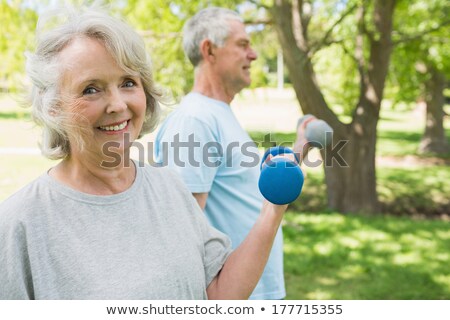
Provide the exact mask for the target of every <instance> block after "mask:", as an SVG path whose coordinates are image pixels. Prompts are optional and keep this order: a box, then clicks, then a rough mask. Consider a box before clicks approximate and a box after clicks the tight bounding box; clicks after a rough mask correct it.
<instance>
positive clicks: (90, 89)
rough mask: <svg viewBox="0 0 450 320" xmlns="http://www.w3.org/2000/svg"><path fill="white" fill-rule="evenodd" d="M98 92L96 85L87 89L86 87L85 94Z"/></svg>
mask: <svg viewBox="0 0 450 320" xmlns="http://www.w3.org/2000/svg"><path fill="white" fill-rule="evenodd" d="M97 92H98V90H97V89H95V88H94V87H87V88H86V89H84V91H83V94H94V93H97Z"/></svg>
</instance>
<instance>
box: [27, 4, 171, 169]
mask: <svg viewBox="0 0 450 320" xmlns="http://www.w3.org/2000/svg"><path fill="white" fill-rule="evenodd" d="M80 37H89V38H92V39H96V40H98V41H101V42H102V43H103V44H104V45H105V48H106V49H107V50H108V52H109V53H110V54H111V55H112V56H113V58H114V59H115V60H116V62H117V64H118V65H119V66H120V67H121V68H123V69H124V70H125V71H126V72H130V74H135V75H136V76H139V77H140V78H141V81H142V84H143V87H144V92H145V96H146V102H147V108H146V113H145V121H144V125H143V127H142V130H141V132H140V135H139V136H142V135H143V134H144V133H147V132H150V131H151V130H153V129H154V128H155V127H156V125H157V123H158V119H159V115H160V106H159V101H160V100H161V97H162V94H161V92H160V91H159V90H158V89H157V88H156V87H155V83H154V80H153V72H152V66H151V61H150V57H149V56H148V54H147V52H146V50H145V45H144V42H143V40H142V38H141V37H140V36H139V35H138V34H137V33H136V32H135V31H134V30H133V29H132V28H131V27H130V26H129V25H128V24H127V23H125V22H124V21H122V20H121V19H119V18H115V17H112V16H110V15H109V14H107V13H106V12H105V11H103V10H101V9H100V8H97V7H83V8H75V7H72V6H66V7H64V8H58V10H52V11H48V12H47V13H44V14H43V15H41V16H40V17H39V21H38V25H37V28H36V38H37V46H36V50H35V52H34V53H28V54H27V65H26V71H27V74H28V76H29V78H30V79H31V90H30V94H29V101H30V103H31V106H32V118H33V120H34V121H35V122H36V123H37V124H38V125H40V126H42V129H43V134H42V141H41V143H40V147H41V151H42V154H43V155H44V156H46V157H48V158H50V159H55V160H56V159H63V158H65V157H67V156H68V155H69V154H70V144H69V139H68V134H69V133H70V131H71V130H72V129H75V131H76V128H75V127H76V124H75V125H74V124H73V123H72V124H70V121H68V120H69V119H73V116H74V115H73V114H68V112H67V110H64V108H63V107H64V97H62V96H61V93H60V92H61V90H60V87H59V85H60V83H61V77H62V75H63V73H64V70H65V68H67V66H64V65H62V64H61V63H60V61H59V53H60V52H61V51H62V50H63V49H64V48H65V47H66V46H67V45H68V44H69V43H70V42H71V41H73V40H74V39H76V38H80ZM72 136H73V135H72ZM79 139H81V138H79ZM77 142H80V143H81V145H82V143H83V141H77Z"/></svg>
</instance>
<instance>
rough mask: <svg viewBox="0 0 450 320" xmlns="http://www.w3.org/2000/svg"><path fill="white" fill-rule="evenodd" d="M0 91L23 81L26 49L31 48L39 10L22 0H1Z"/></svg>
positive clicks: (19, 84) (16, 87) (16, 86)
mask: <svg viewBox="0 0 450 320" xmlns="http://www.w3.org/2000/svg"><path fill="white" fill-rule="evenodd" d="M0 21H1V29H2V32H1V33H0V56H1V59H0V70H1V71H0V91H2V90H6V89H8V90H10V91H14V90H16V89H18V88H20V86H21V85H22V84H23V74H24V72H25V56H24V52H25V51H26V50H30V49H32V47H31V46H32V44H33V40H34V28H35V25H36V21H37V14H36V12H35V11H34V10H32V9H31V8H28V7H25V6H24V4H23V3H22V2H21V1H7V0H0Z"/></svg>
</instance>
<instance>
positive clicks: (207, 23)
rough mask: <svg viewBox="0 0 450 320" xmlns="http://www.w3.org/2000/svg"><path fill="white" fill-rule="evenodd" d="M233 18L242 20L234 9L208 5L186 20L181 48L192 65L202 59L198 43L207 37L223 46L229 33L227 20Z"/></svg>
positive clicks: (196, 64)
mask: <svg viewBox="0 0 450 320" xmlns="http://www.w3.org/2000/svg"><path fill="white" fill-rule="evenodd" d="M233 20H235V21H239V22H243V20H242V18H241V17H240V16H239V14H238V13H237V12H235V11H232V10H229V9H225V8H218V7H209V8H206V9H203V10H200V11H199V12H198V13H197V14H196V15H195V16H193V17H192V18H191V19H189V20H188V21H187V22H186V24H185V25H184V28H183V49H184V52H185V54H186V56H187V57H188V58H189V60H190V61H191V63H192V64H193V65H194V67H196V66H198V65H199V63H200V62H201V60H202V55H201V52H200V43H201V42H202V41H203V40H204V39H209V40H211V42H212V43H213V44H215V45H216V46H218V47H221V46H223V45H224V43H225V41H226V40H227V38H228V35H229V34H230V25H229V22H230V21H233Z"/></svg>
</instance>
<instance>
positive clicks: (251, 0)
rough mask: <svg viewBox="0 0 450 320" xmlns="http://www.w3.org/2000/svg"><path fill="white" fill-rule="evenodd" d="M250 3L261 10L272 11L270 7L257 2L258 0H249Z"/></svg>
mask: <svg viewBox="0 0 450 320" xmlns="http://www.w3.org/2000/svg"><path fill="white" fill-rule="evenodd" d="M248 2H250V3H253V4H254V5H255V6H257V7H259V8H264V9H267V10H269V9H270V7H269V6H267V5H265V4H262V3H261V2H260V1H257V0H248Z"/></svg>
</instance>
